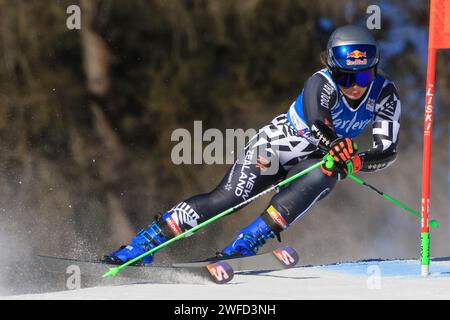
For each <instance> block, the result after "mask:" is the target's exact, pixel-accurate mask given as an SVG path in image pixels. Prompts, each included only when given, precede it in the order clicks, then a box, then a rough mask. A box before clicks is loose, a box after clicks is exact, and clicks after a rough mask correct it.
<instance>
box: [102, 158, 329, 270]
mask: <svg viewBox="0 0 450 320" xmlns="http://www.w3.org/2000/svg"><path fill="white" fill-rule="evenodd" d="M322 164H325V165H327V166H329V165H330V164H329V161H328V160H326V159H324V160H322V161H319V162H317V163H316V164H313V165H312V166H310V167H309V168H306V169H305V170H303V171H300V172H298V173H296V174H294V175H293V176H292V177H289V178H287V179H285V180H283V181H281V182H279V183H278V184H276V185H273V186H272V187H270V188H269V189H267V190H265V191H262V192H261V193H259V194H257V195H255V196H253V197H251V198H249V199H247V200H245V201H244V202H241V203H239V204H238V205H236V206H234V207H232V208H229V209H227V210H225V211H223V212H221V213H219V214H218V215H216V216H214V217H212V218H210V219H208V220H206V221H204V222H202V223H200V224H199V225H197V226H195V227H193V228H191V229H189V230H186V231H185V232H183V233H180V234H179V235H177V236H176V237H174V238H172V239H170V240H167V241H166V242H164V243H161V244H160V245H159V246H156V247H154V248H153V249H151V250H149V251H147V252H145V253H143V254H141V255H140V256H137V257H136V258H134V259H132V260H129V261H127V262H125V263H124V264H121V265H120V266H117V267H115V268H109V271H108V272H106V273H105V274H104V275H103V278H106V277H112V276H115V275H116V274H117V273H119V271H120V270H122V269H123V268H125V267H127V266H129V265H130V264H132V263H134V262H136V261H138V260H140V259H142V258H144V257H145V256H147V255H149V254H152V253H153V252H155V251H158V250H159V249H162V248H163V247H165V246H167V245H169V244H171V243H173V242H175V241H177V240H179V239H181V238H184V237H185V236H186V235H188V234H190V233H192V232H195V231H197V230H199V229H201V228H203V227H205V226H206V225H208V224H210V223H211V222H214V221H216V220H218V219H220V218H222V217H223V216H226V215H228V214H230V213H232V212H234V211H235V210H236V209H238V208H240V207H242V206H244V205H246V204H248V203H250V202H252V201H253V200H255V199H256V198H259V197H261V196H262V195H264V194H266V193H269V192H271V191H273V190H275V189H276V188H278V187H282V186H284V185H286V184H288V183H290V182H292V181H293V180H295V179H298V178H300V177H301V176H304V175H305V174H307V173H308V172H311V171H313V170H314V169H316V168H318V167H320V166H321V165H322Z"/></svg>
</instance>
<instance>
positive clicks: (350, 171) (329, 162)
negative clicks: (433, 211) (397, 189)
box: [324, 154, 439, 229]
mask: <svg viewBox="0 0 450 320" xmlns="http://www.w3.org/2000/svg"><path fill="white" fill-rule="evenodd" d="M324 159H325V160H326V161H327V165H331V167H332V166H333V165H334V159H333V157H332V156H331V155H330V154H327V155H326V156H325V158H324ZM346 164H347V169H348V174H347V177H349V178H350V179H352V180H353V181H356V182H357V183H359V184H360V185H362V186H365V187H368V188H370V189H372V190H373V191H375V192H376V193H378V194H379V195H380V196H382V197H383V198H385V199H387V200H389V201H390V202H392V203H393V204H395V205H397V206H399V207H400V208H402V209H404V210H406V211H408V212H409V213H411V214H412V215H414V216H416V217H417V218H420V217H421V215H420V213H418V212H417V211H415V210H413V209H411V208H410V207H408V206H407V205H406V204H404V203H401V202H400V201H398V200H396V199H394V198H392V197H391V196H390V195H388V194H386V193H384V192H382V191H380V190H378V189H377V188H375V187H374V186H372V185H370V184H368V183H367V182H365V181H363V180H361V179H360V178H358V177H356V176H354V175H353V163H352V162H351V161H350V160H347V162H346ZM429 225H430V227H431V228H433V229H437V228H439V221H438V220H430V222H429Z"/></svg>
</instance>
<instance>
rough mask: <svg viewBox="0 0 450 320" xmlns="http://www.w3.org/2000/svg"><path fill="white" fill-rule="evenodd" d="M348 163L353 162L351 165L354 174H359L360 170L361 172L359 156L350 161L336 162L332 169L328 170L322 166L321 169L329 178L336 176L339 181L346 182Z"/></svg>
mask: <svg viewBox="0 0 450 320" xmlns="http://www.w3.org/2000/svg"><path fill="white" fill-rule="evenodd" d="M348 162H351V164H352V165H353V172H352V173H357V172H358V171H359V170H361V158H360V157H359V155H356V156H354V157H353V158H351V159H350V160H347V161H346V162H342V161H341V162H335V163H334V165H333V166H332V167H331V168H330V169H328V168H327V167H326V166H325V165H322V166H321V167H320V169H321V170H322V172H323V173H324V174H326V175H327V176H329V177H331V176H335V177H337V179H338V181H340V180H344V179H345V178H347V175H348V167H347V163H348Z"/></svg>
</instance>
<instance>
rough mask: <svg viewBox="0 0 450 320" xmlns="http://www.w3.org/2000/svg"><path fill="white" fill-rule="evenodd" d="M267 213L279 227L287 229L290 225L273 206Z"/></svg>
mask: <svg viewBox="0 0 450 320" xmlns="http://www.w3.org/2000/svg"><path fill="white" fill-rule="evenodd" d="M267 213H268V214H269V215H270V217H271V218H272V219H273V221H275V223H276V224H277V225H279V226H280V227H281V228H283V229H287V227H288V223H287V222H286V220H284V218H283V216H282V215H281V213H279V212H278V211H277V209H275V208H274V207H273V206H270V207H269V208H267Z"/></svg>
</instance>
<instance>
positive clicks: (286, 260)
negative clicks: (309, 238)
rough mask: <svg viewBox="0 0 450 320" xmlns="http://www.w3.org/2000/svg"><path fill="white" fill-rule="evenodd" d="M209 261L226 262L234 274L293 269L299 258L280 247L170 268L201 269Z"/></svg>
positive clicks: (293, 251)
mask: <svg viewBox="0 0 450 320" xmlns="http://www.w3.org/2000/svg"><path fill="white" fill-rule="evenodd" d="M211 261H220V262H226V263H227V264H228V265H229V266H230V267H231V268H232V269H233V271H234V272H235V273H237V272H244V271H252V272H256V271H258V272H265V271H275V270H281V269H287V268H292V267H295V266H296V265H297V264H298V262H299V256H298V253H297V251H295V249H293V248H291V247H287V246H282V247H278V248H276V249H274V250H272V251H270V252H267V253H261V254H257V255H254V256H243V257H213V258H210V259H207V260H202V261H193V262H184V263H174V264H172V266H173V267H180V268H189V267H202V266H206V265H208V264H209V263H211Z"/></svg>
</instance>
